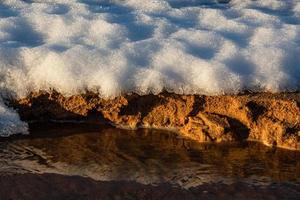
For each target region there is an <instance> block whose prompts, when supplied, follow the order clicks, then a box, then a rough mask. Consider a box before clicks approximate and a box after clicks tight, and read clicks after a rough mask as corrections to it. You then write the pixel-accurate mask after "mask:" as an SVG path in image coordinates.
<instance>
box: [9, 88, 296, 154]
mask: <svg viewBox="0 0 300 200" xmlns="http://www.w3.org/2000/svg"><path fill="white" fill-rule="evenodd" d="M299 102H300V93H281V94H269V93H259V94H244V95H232V96H230V95H223V96H198V95H177V94H170V93H162V94H159V95H151V94H150V95H145V96H139V95H136V94H131V95H124V96H120V97H117V98H115V99H111V100H105V99H101V98H99V97H98V95H96V94H84V95H76V96H71V97H64V96H62V95H60V94H58V93H56V92H53V93H51V94H49V93H46V92H39V93H34V94H31V95H30V96H28V97H27V98H25V99H21V100H18V101H15V102H13V105H14V106H15V107H16V108H18V110H19V113H20V115H21V117H22V118H23V119H25V120H37V119H46V120H48V119H56V120H63V119H92V118H93V119H97V120H98V121H99V120H100V121H103V122H108V123H111V124H114V125H116V126H118V127H124V128H131V129H135V128H138V127H149V128H151V127H152V128H170V129H174V130H176V131H178V132H179V133H181V134H182V135H184V136H187V137H189V138H192V139H196V140H198V141H201V142H206V141H207V142H208V141H213V142H222V141H235V140H245V139H247V140H258V141H261V142H263V143H264V144H266V145H269V146H274V145H276V146H279V147H283V148H287V149H296V150H300V109H299Z"/></svg>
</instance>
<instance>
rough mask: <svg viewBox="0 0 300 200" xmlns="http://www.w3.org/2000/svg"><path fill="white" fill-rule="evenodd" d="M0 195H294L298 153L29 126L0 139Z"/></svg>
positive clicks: (298, 186)
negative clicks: (19, 133)
mask: <svg viewBox="0 0 300 200" xmlns="http://www.w3.org/2000/svg"><path fill="white" fill-rule="evenodd" d="M0 187H1V191H0V199H36V198H38V199H54V198H55V199H106V198H107V199H199V198H200V199H215V198H218V199H300V198H299V197H300V153H299V152H294V151H287V150H282V149H272V148H268V147H265V146H263V145H261V144H258V143H253V142H246V143H242V144H241V143H239V144H220V145H212V144H200V143H197V142H195V141H191V140H187V139H183V138H180V137H178V136H176V134H174V133H171V132H168V131H161V130H146V129H141V130H137V131H128V130H120V129H116V128H112V127H107V126H100V125H87V124H33V125H31V135H29V136H19V137H12V138H8V139H1V141H0Z"/></svg>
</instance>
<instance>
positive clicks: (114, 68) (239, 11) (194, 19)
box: [0, 0, 300, 123]
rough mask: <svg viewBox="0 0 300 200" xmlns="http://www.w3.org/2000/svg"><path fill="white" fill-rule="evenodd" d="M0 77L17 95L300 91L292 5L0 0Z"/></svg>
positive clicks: (298, 11) (298, 13) (272, 0)
mask: <svg viewBox="0 0 300 200" xmlns="http://www.w3.org/2000/svg"><path fill="white" fill-rule="evenodd" d="M220 2H221V3H220ZM226 2H229V3H226ZM0 77H1V79H0V91H1V93H2V95H5V94H9V95H15V96H16V97H22V96H25V95H26V94H28V93H29V92H30V91H35V90H50V89H55V90H57V91H59V92H61V93H63V94H65V95H71V94H75V93H81V92H85V91H87V90H89V91H94V92H98V93H99V95H100V96H101V97H105V98H111V97H114V96H117V95H120V94H121V93H127V92H137V93H139V94H147V93H154V94H156V93H159V92H160V91H162V90H163V89H165V90H168V91H170V92H175V93H180V94H208V95H214V94H223V93H237V92H240V91H242V90H254V91H272V92H278V91H290V90H298V89H299V88H300V1H297V0H284V1H283V0H257V1H252V0H231V1H229V0H219V1H217V0H148V1H145V0H26V1H25V0H23V1H20V0H2V1H1V3H0ZM1 106H2V107H3V106H4V105H1ZM0 120H2V122H1V123H3V117H1V118H0ZM4 122H5V120H4Z"/></svg>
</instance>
